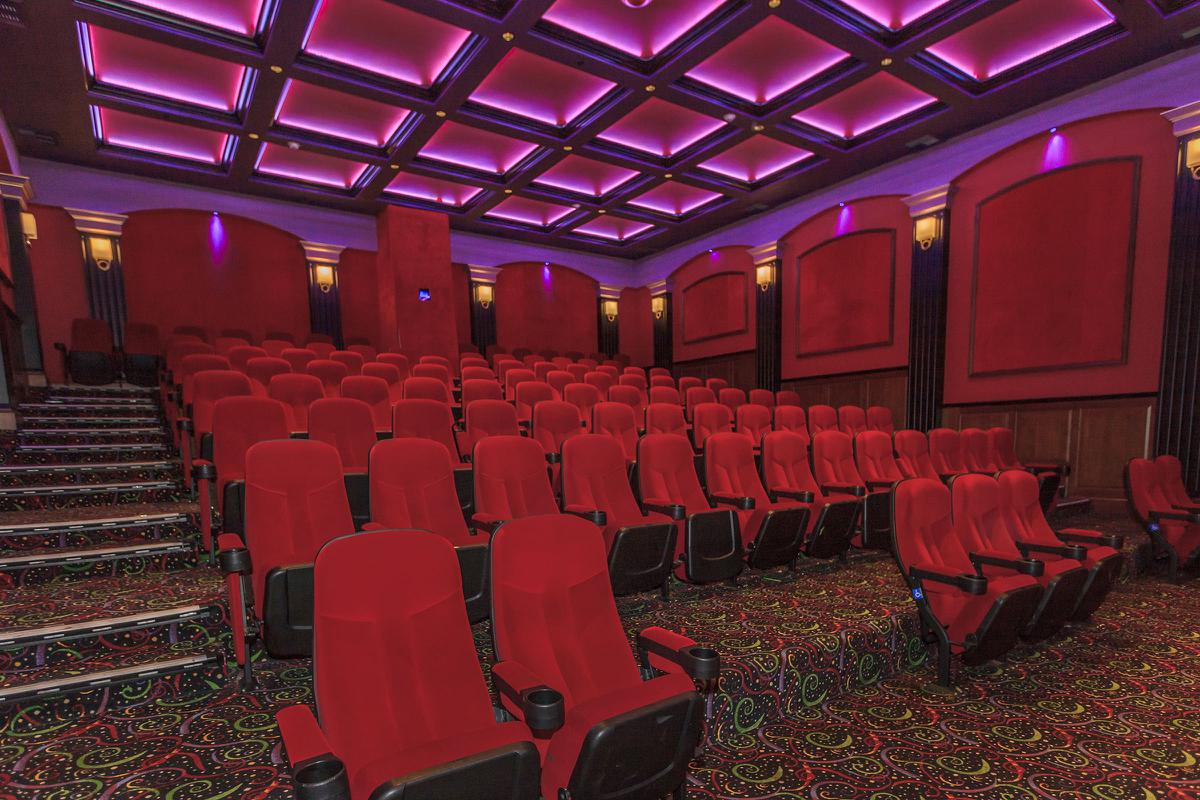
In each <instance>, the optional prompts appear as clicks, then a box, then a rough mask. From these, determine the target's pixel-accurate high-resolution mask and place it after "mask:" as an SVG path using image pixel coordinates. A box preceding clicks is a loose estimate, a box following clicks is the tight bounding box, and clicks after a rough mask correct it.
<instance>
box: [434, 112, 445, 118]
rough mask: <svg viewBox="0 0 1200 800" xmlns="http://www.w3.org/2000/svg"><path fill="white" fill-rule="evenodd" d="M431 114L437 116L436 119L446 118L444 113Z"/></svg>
mask: <svg viewBox="0 0 1200 800" xmlns="http://www.w3.org/2000/svg"><path fill="white" fill-rule="evenodd" d="M433 113H434V115H435V116H437V118H438V119H445V117H446V112H445V111H435V112H433Z"/></svg>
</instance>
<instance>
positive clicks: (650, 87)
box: [646, 83, 655, 92]
mask: <svg viewBox="0 0 1200 800" xmlns="http://www.w3.org/2000/svg"><path fill="white" fill-rule="evenodd" d="M654 89H655V86H654V84H653V83H648V84H646V91H647V92H653V91H654Z"/></svg>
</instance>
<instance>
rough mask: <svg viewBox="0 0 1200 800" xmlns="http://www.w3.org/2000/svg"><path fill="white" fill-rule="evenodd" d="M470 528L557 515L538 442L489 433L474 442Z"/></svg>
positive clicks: (485, 530)
mask: <svg viewBox="0 0 1200 800" xmlns="http://www.w3.org/2000/svg"><path fill="white" fill-rule="evenodd" d="M473 461H474V473H475V513H474V514H473V515H472V517H471V528H472V529H473V530H475V531H478V532H481V533H493V532H495V530H496V528H497V527H499V526H500V525H501V524H503V523H504V522H506V521H507V520H513V519H520V518H521V517H528V516H533V515H537V514H557V513H558V504H557V503H556V502H555V501H554V489H553V488H552V487H551V486H550V476H549V474H548V472H547V470H546V454H545V453H544V452H543V451H542V447H541V445H539V444H538V443H537V442H535V441H533V440H532V439H526V438H525V437H523V436H489V437H487V438H486V439H481V440H480V441H479V443H478V444H476V445H475V451H474V459H473Z"/></svg>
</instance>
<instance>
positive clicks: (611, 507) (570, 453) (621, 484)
mask: <svg viewBox="0 0 1200 800" xmlns="http://www.w3.org/2000/svg"><path fill="white" fill-rule="evenodd" d="M626 464H627V458H626V455H625V450H624V448H623V447H622V446H621V443H620V442H619V441H617V440H616V439H615V438H613V437H611V436H607V435H601V434H595V433H584V434H581V435H579V436H574V437H572V438H571V439H569V440H568V441H566V442H564V443H563V445H562V502H563V507H564V508H566V507H568V506H582V507H584V508H594V509H597V510H599V511H603V512H605V514H607V515H608V516H609V518H610V519H611V520H636V519H640V518H641V509H639V508H638V504H637V500H636V499H634V496H633V489H632V488H631V487H630V485H629V470H628V467H627V466H626Z"/></svg>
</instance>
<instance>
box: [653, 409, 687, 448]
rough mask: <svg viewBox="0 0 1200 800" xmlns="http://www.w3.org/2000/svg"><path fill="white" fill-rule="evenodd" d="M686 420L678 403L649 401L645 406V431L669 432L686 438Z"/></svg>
mask: <svg viewBox="0 0 1200 800" xmlns="http://www.w3.org/2000/svg"><path fill="white" fill-rule="evenodd" d="M687 432H688V425H687V420H685V419H684V418H683V407H682V406H680V405H679V404H678V403H651V404H650V405H648V406H646V433H669V434H672V435H674V436H682V437H684V438H685V439H686V438H687Z"/></svg>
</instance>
